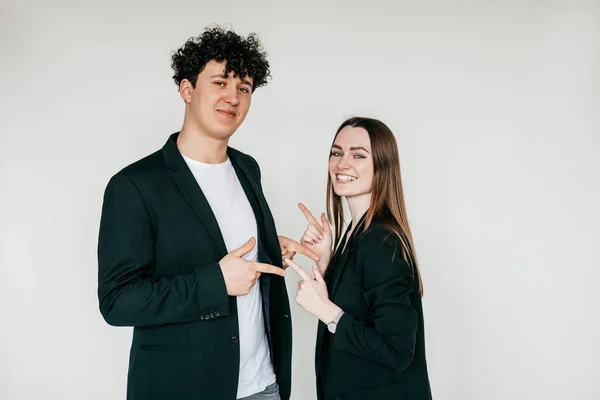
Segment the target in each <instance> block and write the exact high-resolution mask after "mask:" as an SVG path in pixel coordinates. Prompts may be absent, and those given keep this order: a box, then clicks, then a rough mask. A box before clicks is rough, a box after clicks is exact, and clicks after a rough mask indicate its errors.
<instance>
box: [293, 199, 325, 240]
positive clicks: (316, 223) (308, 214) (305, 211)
mask: <svg viewBox="0 0 600 400" xmlns="http://www.w3.org/2000/svg"><path fill="white" fill-rule="evenodd" d="M298 208H300V211H302V214H304V216H305V217H306V219H307V220H308V222H310V223H311V224H313V225H314V227H315V228H317V230H318V231H319V233H320V234H323V228H322V227H321V225H320V224H319V221H317V219H316V218H315V217H314V215H312V213H311V212H310V210H309V209H308V208H306V206H305V205H304V204H302V203H298Z"/></svg>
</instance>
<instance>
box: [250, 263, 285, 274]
mask: <svg viewBox="0 0 600 400" xmlns="http://www.w3.org/2000/svg"><path fill="white" fill-rule="evenodd" d="M254 265H255V266H256V271H257V272H262V273H264V274H274V275H279V276H285V271H284V270H283V269H281V268H279V267H276V266H274V265H270V264H262V263H254Z"/></svg>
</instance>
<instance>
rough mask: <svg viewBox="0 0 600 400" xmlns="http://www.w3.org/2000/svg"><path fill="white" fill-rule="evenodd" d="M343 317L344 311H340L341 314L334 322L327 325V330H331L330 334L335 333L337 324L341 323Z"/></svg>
mask: <svg viewBox="0 0 600 400" xmlns="http://www.w3.org/2000/svg"><path fill="white" fill-rule="evenodd" d="M342 315H344V310H342V311H340V312H339V314H338V315H336V316H335V318H334V319H333V321H331V322H330V323H328V324H327V329H328V330H329V332H331V333H335V330H336V328H337V324H338V322H339V321H340V318H342Z"/></svg>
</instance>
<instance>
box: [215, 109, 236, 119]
mask: <svg viewBox="0 0 600 400" xmlns="http://www.w3.org/2000/svg"><path fill="white" fill-rule="evenodd" d="M217 111H218V112H220V113H221V114H223V115H225V116H226V117H229V118H233V117H235V116H236V115H237V114H236V113H235V111H229V110H217Z"/></svg>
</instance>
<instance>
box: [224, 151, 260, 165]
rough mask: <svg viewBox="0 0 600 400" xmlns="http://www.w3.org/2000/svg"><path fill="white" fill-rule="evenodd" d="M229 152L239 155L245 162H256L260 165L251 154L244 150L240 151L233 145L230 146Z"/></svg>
mask: <svg viewBox="0 0 600 400" xmlns="http://www.w3.org/2000/svg"><path fill="white" fill-rule="evenodd" d="M229 152H230V154H232V155H235V156H237V157H239V158H240V159H241V160H242V161H243V162H246V163H251V164H256V165H257V166H258V163H257V162H256V160H255V159H254V157H252V156H251V155H250V154H246V153H244V152H242V151H239V150H238V149H234V148H233V147H229Z"/></svg>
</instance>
